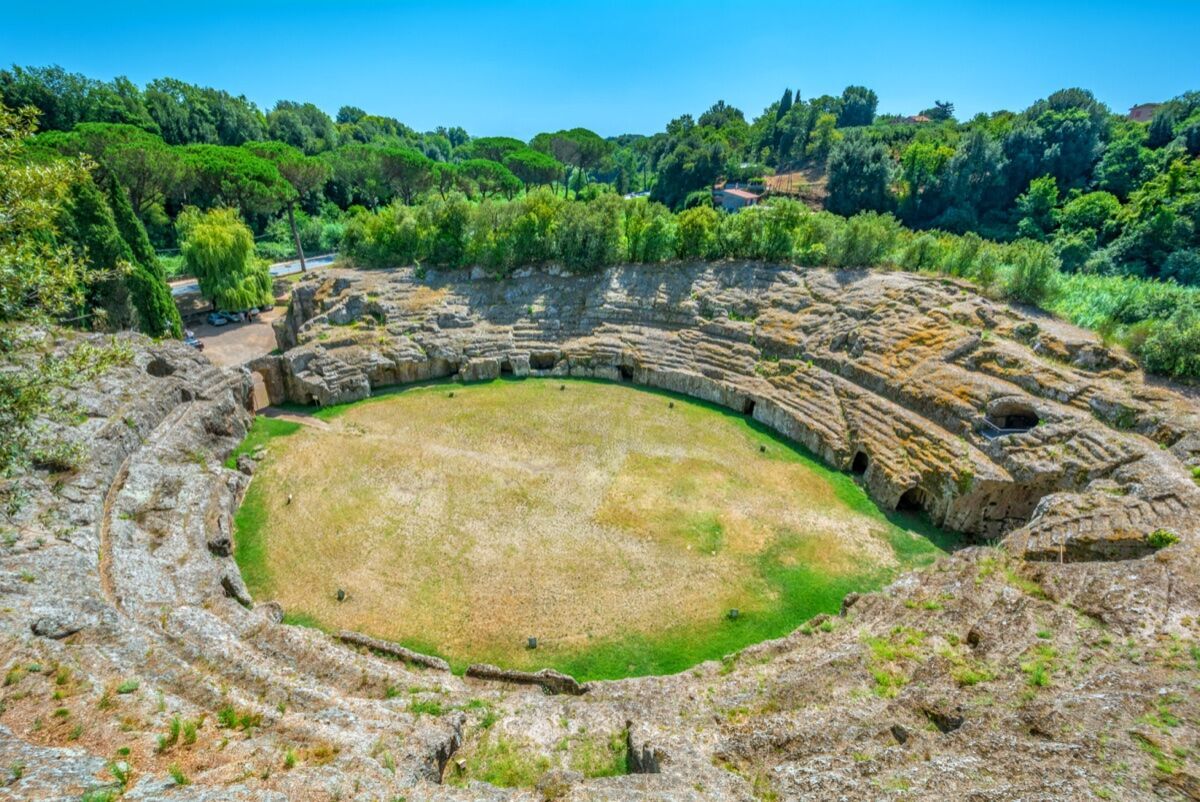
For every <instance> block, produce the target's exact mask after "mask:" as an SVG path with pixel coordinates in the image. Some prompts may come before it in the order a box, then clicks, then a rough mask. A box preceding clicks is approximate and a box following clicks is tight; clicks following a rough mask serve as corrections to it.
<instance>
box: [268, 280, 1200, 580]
mask: <svg viewBox="0 0 1200 802" xmlns="http://www.w3.org/2000/svg"><path fill="white" fill-rule="evenodd" d="M277 334H278V339H279V342H280V346H281V348H285V349H289V350H287V351H286V353H285V354H284V355H282V356H280V357H275V358H270V359H268V360H263V361H262V362H261V369H262V371H263V372H264V374H266V375H267V376H268V377H269V378H270V383H271V384H272V385H273V386H275V387H276V388H277V389H276V392H277V393H278V394H279V396H281V397H286V399H287V400H290V401H293V402H299V403H318V404H331V403H338V402H343V401H352V400H357V399H359V398H364V397H366V396H367V395H369V394H370V393H371V392H372V390H374V389H376V388H379V387H384V386H387V385H393V384H401V383H406V382H412V381H420V380H424V379H429V378H435V377H443V376H459V377H461V378H463V379H465V380H468V381H472V380H482V379H489V378H494V377H496V376H501V375H505V374H511V375H515V376H524V375H549V376H568V375H569V376H596V377H602V378H608V379H613V380H618V381H630V382H635V383H638V384H645V385H650V386H654V387H661V388H665V389H670V390H675V391H678V392H681V393H685V394H688V395H693V396H696V397H699V398H703V399H705V400H709V401H714V402H717V403H720V404H723V405H725V406H728V407H730V408H732V409H735V410H739V411H743V412H746V413H748V414H751V415H753V417H754V418H756V419H757V420H759V421H761V422H763V423H764V424H766V425H768V426H770V427H772V428H773V429H775V430H777V431H778V432H780V433H781V434H784V435H786V436H788V437H790V438H792V439H793V440H795V441H797V442H800V443H802V444H804V445H805V446H807V447H808V448H810V449H811V450H812V451H814V452H816V453H817V454H819V455H820V456H822V457H823V458H824V459H825V460H827V461H828V462H829V463H831V464H832V465H834V466H836V467H839V468H842V469H845V470H851V469H856V471H855V472H858V473H862V475H863V480H864V482H865V484H866V486H867V488H868V489H869V491H870V493H871V494H872V496H873V497H874V498H875V499H876V501H877V502H879V503H880V504H881V505H883V506H885V507H888V508H894V507H897V506H901V507H918V508H921V509H924V510H926V511H928V512H929V514H930V516H931V517H932V518H933V520H934V521H935V522H936V523H938V524H939V525H942V526H945V527H948V528H952V529H956V530H959V531H962V532H966V533H969V534H972V535H976V536H978V537H979V538H980V539H1000V538H1006V542H1007V543H1008V544H1009V545H1010V546H1011V547H1012V548H1013V549H1015V550H1016V551H1017V552H1018V553H1021V554H1024V555H1026V556H1028V557H1030V558H1032V559H1054V560H1059V559H1061V560H1062V561H1075V560H1088V559H1109V558H1112V557H1118V558H1119V557H1135V556H1139V555H1140V554H1145V553H1148V552H1149V550H1150V549H1148V548H1147V547H1145V535H1147V534H1148V533H1150V532H1153V531H1155V530H1156V529H1158V528H1160V527H1166V528H1169V529H1172V530H1187V529H1189V528H1190V527H1192V526H1194V525H1195V523H1194V521H1192V518H1193V516H1190V515H1189V514H1188V511H1189V509H1195V507H1194V505H1195V503H1196V499H1197V488H1196V486H1195V484H1194V483H1193V482H1192V480H1191V478H1190V476H1188V474H1187V471H1186V470H1183V467H1184V466H1182V465H1181V464H1180V458H1183V459H1185V460H1186V459H1188V458H1190V456H1191V453H1192V451H1191V450H1189V449H1194V448H1195V447H1196V446H1195V444H1194V443H1193V444H1192V445H1191V446H1188V443H1189V442H1192V441H1190V440H1187V438H1186V437H1185V436H1186V434H1187V432H1188V431H1189V430H1191V429H1194V428H1196V424H1197V418H1196V414H1195V411H1194V409H1193V408H1192V406H1191V405H1189V404H1187V403H1186V402H1184V401H1183V400H1182V399H1180V398H1179V397H1178V396H1176V395H1175V394H1173V393H1171V392H1169V391H1167V390H1164V389H1160V388H1157V387H1152V386H1148V385H1146V384H1145V383H1144V382H1143V381H1142V378H1141V374H1140V372H1139V371H1138V370H1137V369H1136V365H1135V364H1134V363H1132V362H1131V361H1130V360H1129V359H1128V358H1127V357H1125V356H1124V355H1122V354H1119V353H1116V352H1113V351H1111V350H1109V349H1107V348H1106V347H1104V346H1103V345H1102V344H1100V343H1099V342H1098V341H1097V340H1096V338H1095V337H1093V336H1092V335H1089V334H1087V333H1086V332H1082V331H1080V330H1078V329H1075V328H1072V327H1069V326H1066V325H1064V324H1062V323H1059V322H1057V321H1054V320H1053V319H1049V318H1046V317H1044V316H1041V317H1033V316H1030V315H1028V314H1025V313H1022V312H1019V311H1017V310H1015V309H1013V308H1012V307H1008V306H1005V305H1002V304H996V303H993V302H991V301H989V300H987V299H986V298H983V297H981V296H980V295H978V294H976V293H975V292H973V291H971V290H970V289H968V288H967V287H966V286H964V285H960V284H958V283H956V282H953V281H950V280H946V279H933V278H924V277H919V276H913V275H911V274H905V273H884V272H849V271H830V270H823V269H808V270H804V269H797V268H794V267H770V266H762V265H747V264H721V265H710V266H703V265H701V266H679V265H674V266H664V267H626V268H617V269H613V270H608V271H605V272H603V273H599V274H597V275H592V276H577V277H572V276H561V275H559V276H552V275H548V274H545V273H535V272H530V271H525V274H524V275H522V276H520V277H516V278H512V279H509V280H505V281H492V280H486V279H483V280H480V279H477V280H473V281H472V280H463V277H462V276H461V274H455V275H454V276H446V277H442V276H436V275H435V276H432V277H427V278H426V279H424V280H418V279H416V278H415V277H414V275H413V272H412V271H410V270H394V271H379V272H362V273H355V272H340V273H339V272H335V273H332V274H328V275H326V276H325V277H324V278H322V279H320V280H318V279H312V280H310V281H308V282H305V283H302V284H301V285H300V286H299V287H298V288H297V289H296V291H295V294H294V298H293V302H292V306H291V309H290V310H289V314H288V316H287V317H286V318H285V319H282V320H281V321H280V322H279V324H278V328H277ZM293 346H294V347H293ZM1173 446H1174V447H1176V448H1175V450H1174V452H1172V451H1169V450H1168V451H1164V449H1171V448H1172V447H1173ZM1039 504H1040V505H1041V506H1040V507H1039ZM1035 513H1036V514H1035ZM1031 519H1032V520H1031Z"/></svg>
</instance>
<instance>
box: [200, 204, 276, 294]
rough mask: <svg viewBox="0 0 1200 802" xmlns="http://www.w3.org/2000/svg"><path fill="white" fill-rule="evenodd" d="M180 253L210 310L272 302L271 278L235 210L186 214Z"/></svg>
mask: <svg viewBox="0 0 1200 802" xmlns="http://www.w3.org/2000/svg"><path fill="white" fill-rule="evenodd" d="M177 226H178V227H179V229H180V252H181V253H182V254H183V260H184V264H186V265H187V268H188V270H189V271H190V272H191V273H192V275H194V276H195V277H196V279H197V280H198V281H199V283H200V294H201V295H203V296H204V297H205V298H207V299H208V300H210V301H212V303H213V306H214V308H217V309H230V310H234V311H240V310H243V309H249V308H250V307H254V306H263V305H264V304H269V303H271V301H272V300H273V296H272V294H271V275H270V273H268V272H267V267H266V265H264V264H261V263H260V262H259V261H258V259H256V258H255V256H254V235H253V234H251V233H250V229H249V228H247V227H246V224H245V223H243V222H242V220H241V218H240V217H238V214H237V211H236V210H235V209H228V208H226V209H209V210H208V211H206V212H200V211H198V210H196V209H189V210H186V211H185V212H184V213H183V214H181V215H180V216H179V221H178V223H177Z"/></svg>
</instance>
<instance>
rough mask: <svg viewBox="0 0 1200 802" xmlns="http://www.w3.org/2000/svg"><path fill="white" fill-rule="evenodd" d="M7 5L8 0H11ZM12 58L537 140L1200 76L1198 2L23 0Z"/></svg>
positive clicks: (1, 33)
mask: <svg viewBox="0 0 1200 802" xmlns="http://www.w3.org/2000/svg"><path fill="white" fill-rule="evenodd" d="M4 5H6V6H7V5H9V3H8V2H6V3H5V4H4ZM12 5H13V6H14V7H10V8H5V9H4V10H3V14H2V16H3V22H2V23H0V64H2V65H4V66H7V65H8V64H10V63H17V64H22V65H27V64H32V65H45V64H60V65H62V66H63V67H66V68H67V69H69V70H72V71H77V72H83V73H85V74H87V75H90V76H92V77H97V78H111V77H113V76H116V75H126V76H128V77H129V78H131V79H133V80H134V81H136V82H137V83H139V84H144V83H145V82H146V81H149V80H151V79H153V78H156V77H161V76H168V75H169V76H173V77H177V78H181V79H184V80H186V81H190V82H193V83H199V84H203V85H207V86H216V87H219V88H222V89H226V90H228V91H231V92H233V93H234V94H245V95H246V96H247V97H249V98H250V99H251V100H253V101H255V102H256V103H258V104H259V106H261V107H263V108H264V109H267V108H269V107H270V106H271V105H272V104H273V103H274V102H275V101H276V100H279V99H289V100H302V101H311V102H313V103H316V104H317V105H318V106H321V107H322V108H324V109H325V110H326V111H328V112H330V113H331V114H333V113H335V112H336V111H337V109H338V107H339V106H341V105H343V104H349V105H355V106H361V107H363V108H365V109H367V110H368V111H370V112H373V113H377V114H386V115H389V116H393V117H397V118H399V119H400V120H402V121H404V122H405V123H407V124H409V125H411V126H413V127H414V128H417V129H419V130H426V129H429V128H432V127H434V126H436V125H439V124H447V125H462V126H464V127H465V128H466V129H467V130H468V131H470V132H471V133H472V134H474V135H481V134H506V135H512V136H518V137H521V138H528V137H530V136H532V135H533V134H535V133H537V132H538V131H542V130H548V129H549V130H554V129H558V128H566V127H573V126H576V125H582V126H586V127H588V128H592V129H594V130H596V131H598V132H599V133H601V134H604V135H606V136H607V135H613V134H619V133H625V132H636V133H653V132H654V131H657V130H661V129H662V127H663V126H664V125H665V124H666V122H667V121H668V120H670V119H671V118H672V117H675V116H678V115H679V114H682V113H685V112H690V113H692V114H699V113H700V112H702V111H703V110H704V109H705V108H707V107H708V106H709V105H711V104H712V103H713V102H714V101H716V100H718V99H724V100H725V101H726V102H728V103H730V104H732V105H735V106H737V107H739V108H741V109H742V110H744V111H745V112H746V116H747V118H748V119H750V118H752V117H754V116H755V115H757V114H758V113H759V112H761V111H762V109H763V108H764V107H765V106H766V105H768V104H769V103H771V102H772V101H774V100H775V99H777V98H778V97H779V95H780V94H781V93H782V91H783V89H784V87H785V86H790V87H792V88H796V87H799V89H800V91H801V93H802V95H803V96H804V97H812V96H814V95H820V94H825V93H829V94H837V93H839V92H840V91H841V89H842V88H843V87H844V86H846V85H847V84H852V83H857V84H864V85H866V86H869V87H871V88H873V89H874V90H875V91H876V92H878V93H879V98H880V111H881V112H897V113H909V114H911V113H915V112H916V111H918V110H920V109H921V108H925V107H927V106H930V105H932V101H933V100H934V99H935V98H937V99H948V100H951V101H953V102H954V103H955V104H956V106H957V109H958V112H959V116H960V117H969V116H970V115H972V114H974V113H975V112H978V111H990V110H995V109H999V108H1010V109H1021V108H1024V107H1025V106H1027V105H1029V104H1030V103H1031V102H1033V101H1034V100H1036V99H1038V98H1040V97H1044V96H1045V95H1046V94H1048V93H1049V92H1052V91H1054V90H1055V89H1058V88H1061V87H1064V86H1083V87H1085V88H1089V89H1091V90H1092V91H1094V92H1095V93H1096V95H1097V96H1098V97H1099V98H1100V99H1101V100H1103V101H1104V102H1106V103H1108V104H1109V105H1110V106H1112V107H1113V108H1114V109H1117V110H1125V109H1127V108H1128V107H1129V106H1130V105H1132V104H1134V103H1138V102H1143V101H1148V100H1161V99H1165V98H1168V97H1171V96H1173V95H1176V94H1179V93H1180V92H1182V91H1184V90H1186V89H1200V59H1198V58H1197V41H1200V2H1197V0H1171V1H1169V2H1167V1H1161V0H1160V1H1159V2H1152V1H1147V2H1112V1H1111V0H1093V2H1053V1H1052V0H1046V2H1026V1H1025V0H1016V1H1015V2H1014V1H1010V2H973V1H971V0H960V2H941V1H939V2H912V1H911V0H910V1H909V2H903V1H902V0H892V1H891V2H884V1H883V0H875V1H873V2H869V1H867V0H862V1H849V0H848V1H847V2H825V3H815V2H801V1H799V0H792V1H791V2H786V1H784V2H778V1H777V0H758V1H757V2H740V3H739V2H723V3H718V2H710V1H709V0H692V1H691V2H686V3H684V2H654V0H640V1H639V2H632V1H631V0H607V1H606V2H592V3H582V2H580V3H573V2H570V0H559V1H558V2H546V0H536V1H535V0H528V1H527V2H507V3H501V2H481V1H479V0H476V2H451V1H450V0H445V1H444V2H408V3H384V2H367V1H365V0H357V1H355V0H345V1H343V2H337V3H334V2H320V3H318V2H312V1H311V0H293V2H258V3H255V2H240V3H234V2H227V1H225V0H214V1H212V2H194V3H188V4H179V3H171V2H155V3H147V2H141V3H130V2H117V1H114V2H104V3H99V2H94V0H92V1H91V2H86V3H85V2H75V1H74V0H57V2H53V3H30V2H22V3H20V4H19V5H17V4H15V3H13V4H12Z"/></svg>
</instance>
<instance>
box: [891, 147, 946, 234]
mask: <svg viewBox="0 0 1200 802" xmlns="http://www.w3.org/2000/svg"><path fill="white" fill-rule="evenodd" d="M953 157H954V148H952V147H950V146H949V145H945V144H940V143H936V142H923V141H919V140H918V141H914V142H913V143H912V144H911V145H909V146H908V148H906V149H905V151H904V153H903V155H902V156H901V157H900V175H899V178H900V182H899V183H900V197H899V209H898V210H899V213H900V217H901V219H903V220H904V222H905V223H907V224H908V225H911V226H918V227H920V226H924V225H927V224H928V223H930V222H931V221H933V219H934V218H936V217H937V216H938V215H940V214H941V213H942V212H943V211H944V210H945V208H946V205H947V204H948V203H949V201H950V197H949V196H948V193H947V192H946V186H945V184H946V168H947V166H948V165H949V164H950V160H951V159H952V158H953Z"/></svg>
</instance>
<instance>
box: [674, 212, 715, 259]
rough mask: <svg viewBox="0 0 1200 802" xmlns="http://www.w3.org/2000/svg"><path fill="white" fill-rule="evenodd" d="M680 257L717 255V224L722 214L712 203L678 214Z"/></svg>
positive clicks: (699, 257)
mask: <svg viewBox="0 0 1200 802" xmlns="http://www.w3.org/2000/svg"><path fill="white" fill-rule="evenodd" d="M677 219H678V240H677V241H678V246H677V248H678V252H679V258H680V259H711V258H713V257H715V256H716V255H717V226H718V225H719V224H720V222H721V214H720V212H718V211H717V210H716V209H714V208H713V207H712V205H711V204H710V205H707V206H696V207H694V208H691V209H686V210H684V211H682V212H680V213H679V216H678V218H677Z"/></svg>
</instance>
